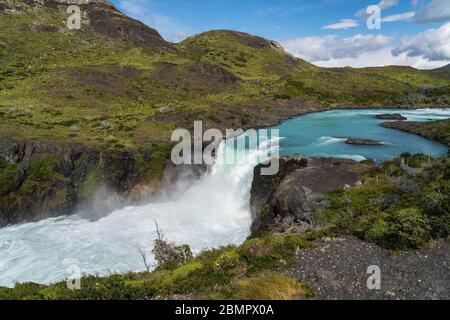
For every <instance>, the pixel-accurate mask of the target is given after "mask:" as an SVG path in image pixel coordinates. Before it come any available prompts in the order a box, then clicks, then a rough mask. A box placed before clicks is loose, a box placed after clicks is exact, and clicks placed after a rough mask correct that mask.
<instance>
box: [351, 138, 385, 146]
mask: <svg viewBox="0 0 450 320" xmlns="http://www.w3.org/2000/svg"><path fill="white" fill-rule="evenodd" d="M345 143H346V144H351V145H357V146H381V145H383V144H382V143H381V142H378V141H375V140H370V139H362V138H348V139H347V140H346V141H345Z"/></svg>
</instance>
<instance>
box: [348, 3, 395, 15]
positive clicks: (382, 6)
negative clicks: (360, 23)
mask: <svg viewBox="0 0 450 320" xmlns="http://www.w3.org/2000/svg"><path fill="white" fill-rule="evenodd" d="M396 5H398V0H382V1H380V2H379V3H378V4H377V6H379V7H380V9H381V10H384V9H389V8H392V7H395V6H396ZM355 17H358V18H360V19H361V20H365V19H366V18H367V7H366V8H362V9H360V10H358V12H356V13H355Z"/></svg>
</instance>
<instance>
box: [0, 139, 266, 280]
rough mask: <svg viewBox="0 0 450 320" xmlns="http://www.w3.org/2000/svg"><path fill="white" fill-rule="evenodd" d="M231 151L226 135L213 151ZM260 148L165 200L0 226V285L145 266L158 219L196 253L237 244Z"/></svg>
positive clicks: (244, 229)
mask: <svg viewBox="0 0 450 320" xmlns="http://www.w3.org/2000/svg"><path fill="white" fill-rule="evenodd" d="M234 151H235V150H234V141H233V140H228V141H227V142H226V143H222V144H221V145H220V147H219V150H218V157H223V156H224V155H225V154H227V153H228V152H234ZM264 153H265V152H264V150H263V148H260V151H257V150H252V151H249V152H248V154H247V155H248V157H249V160H250V161H246V163H245V164H242V165H225V164H216V165H215V166H213V168H212V170H211V171H210V172H209V173H207V174H205V175H203V176H202V177H201V178H200V180H198V181H195V182H194V183H192V184H191V185H190V187H189V188H188V189H187V190H186V191H185V192H184V193H183V194H181V195H179V196H178V197H177V198H176V199H172V200H171V201H168V202H159V203H149V204H147V205H144V206H139V207H128V208H124V209H121V210H117V211H115V212H113V213H111V214H110V215H109V216H107V217H105V218H102V219H101V220H98V221H89V220H86V219H83V218H82V217H81V216H79V215H74V216H67V217H60V218H54V219H47V220H43V221H40V222H37V223H27V224H21V225H14V226H10V227H6V228H3V229H0V286H13V285H14V283H15V282H26V281H32V282H37V283H44V284H48V283H52V282H55V281H59V280H62V279H65V278H67V277H69V276H70V275H71V274H70V273H68V267H70V266H72V265H76V266H78V267H79V268H80V269H81V271H82V272H83V273H86V274H97V273H98V274H106V273H108V272H127V271H142V270H144V265H143V262H142V260H141V257H140V255H139V253H138V248H139V247H141V248H145V249H146V251H147V252H148V256H149V259H150V261H151V262H154V261H153V255H152V254H151V249H152V247H153V240H154V239H155V237H156V232H155V231H156V227H155V224H154V221H155V220H156V221H157V222H158V224H159V227H160V228H161V229H162V230H163V231H164V233H165V235H166V236H167V237H168V238H169V239H170V240H171V241H173V242H175V243H177V244H184V243H186V244H189V245H190V246H191V248H192V250H193V251H194V252H199V251H201V250H202V249H205V248H211V247H219V246H222V245H228V244H239V243H241V242H242V241H244V240H245V238H246V237H247V236H248V235H249V230H250V224H251V216H250V211H249V202H250V201H249V197H250V188H251V183H252V179H253V169H254V167H255V165H256V164H257V162H258V159H259V158H261V157H262V156H263V154H264ZM243 154H244V152H243V151H242V150H241V151H238V152H237V156H238V157H240V156H242V155H243ZM261 159H262V160H263V158H261Z"/></svg>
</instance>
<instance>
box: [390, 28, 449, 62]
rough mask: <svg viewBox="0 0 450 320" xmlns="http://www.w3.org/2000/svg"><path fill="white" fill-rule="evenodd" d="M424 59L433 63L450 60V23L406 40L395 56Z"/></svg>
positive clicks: (394, 51) (398, 47)
mask: <svg viewBox="0 0 450 320" xmlns="http://www.w3.org/2000/svg"><path fill="white" fill-rule="evenodd" d="M402 53H404V54H406V55H407V56H409V57H418V56H420V57H424V58H426V59H428V60H431V61H439V60H446V59H447V60H450V22H448V23H446V24H444V25H442V26H441V27H440V28H438V29H428V30H425V31H424V32H420V33H418V34H416V35H414V36H412V37H407V38H404V39H403V40H402V41H401V42H400V44H399V45H398V46H397V48H396V49H395V50H393V54H394V55H400V54H402Z"/></svg>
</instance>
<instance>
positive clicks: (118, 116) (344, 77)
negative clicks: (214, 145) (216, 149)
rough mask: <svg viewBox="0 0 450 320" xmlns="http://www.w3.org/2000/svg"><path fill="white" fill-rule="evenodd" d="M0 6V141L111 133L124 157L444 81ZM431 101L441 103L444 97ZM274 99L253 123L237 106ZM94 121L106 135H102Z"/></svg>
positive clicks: (233, 39) (122, 20) (61, 11)
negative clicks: (206, 129) (207, 132)
mask: <svg viewBox="0 0 450 320" xmlns="http://www.w3.org/2000/svg"><path fill="white" fill-rule="evenodd" d="M58 2H64V1H63V0H60V1H58ZM0 4H1V6H0V30H1V32H0V47H1V48H2V50H1V55H0V65H1V72H0V101H1V102H0V115H1V117H0V135H4V136H10V135H11V134H12V133H14V134H15V135H16V136H17V135H18V138H24V139H28V138H30V137H33V138H39V139H53V138H56V137H57V139H58V141H60V142H68V143H72V142H80V143H85V144H92V145H105V146H107V145H108V144H109V143H108V142H107V141H106V139H107V138H108V137H109V136H111V135H113V136H114V137H115V138H116V139H117V141H118V142H120V143H119V145H122V146H125V147H129V148H133V147H134V146H136V145H138V144H139V145H140V144H142V143H143V142H144V141H143V137H147V138H146V139H147V140H148V139H149V138H148V137H149V136H150V137H151V138H150V140H152V142H155V141H156V142H158V141H166V140H167V139H168V138H169V136H170V131H171V130H172V129H173V128H174V127H175V126H177V125H185V126H189V125H190V122H192V121H191V120H192V119H194V118H199V117H200V118H203V119H204V121H206V122H207V125H210V126H219V127H222V126H227V125H229V126H239V125H240V126H252V125H253V124H255V125H261V124H264V123H265V122H268V123H271V122H273V121H274V120H275V119H278V118H283V117H284V116H290V115H293V114H291V113H295V112H297V113H298V111H299V110H298V109H295V110H294V111H289V110H290V109H292V104H295V105H297V106H298V104H299V103H300V102H299V101H302V102H304V101H306V102H309V103H311V104H314V105H316V106H317V107H319V108H321V107H326V106H333V105H364V106H365V105H371V106H389V105H392V104H404V105H411V101H409V100H408V99H407V97H408V95H411V94H415V93H416V91H417V90H419V88H420V87H421V86H423V85H429V86H432V87H433V88H442V87H444V86H445V85H447V86H448V85H449V83H450V81H449V80H445V79H442V78H437V77H434V76H432V75H429V74H427V73H424V72H421V71H419V70H415V69H412V68H400V67H387V68H366V69H351V68H341V69H325V68H319V67H316V66H314V65H312V64H309V63H307V62H305V61H303V60H300V59H296V58H294V57H292V56H291V55H289V54H287V53H285V52H284V50H283V48H281V47H280V46H279V45H278V44H277V43H275V42H274V41H270V40H266V39H263V38H260V37H256V36H252V35H249V34H245V33H241V32H235V31H210V32H206V33H203V34H200V35H197V36H193V37H191V38H188V39H186V40H185V41H183V42H181V43H179V44H175V45H172V44H170V43H168V42H166V41H165V40H164V39H163V38H162V37H161V36H160V35H159V33H158V32H157V31H155V30H153V29H151V28H149V27H147V26H145V25H143V24H142V23H140V22H138V21H135V20H133V19H130V18H128V17H126V16H125V15H123V14H121V13H120V12H119V11H117V9H115V8H114V7H113V6H112V5H110V4H108V3H107V2H104V1H94V2H92V3H91V4H88V5H82V6H81V8H82V11H83V12H84V15H85V19H84V20H83V22H84V24H83V27H82V30H79V31H77V30H68V29H67V28H66V27H65V20H66V19H67V16H68V15H67V13H66V5H64V4H58V3H57V2H54V1H44V5H40V4H39V3H38V2H37V1H18V0H14V1H12V0H0ZM447 88H448V87H447ZM439 96H444V97H445V96H447V97H446V98H448V90H447V89H446V90H444V92H443V93H440V94H439ZM298 98H299V99H300V100H298ZM274 100H275V101H277V100H278V101H277V102H274V104H276V110H272V109H273V108H271V107H270V106H269V107H268V108H269V109H270V110H268V111H267V112H265V113H268V114H266V115H263V116H262V119H261V120H258V113H261V110H256V109H255V108H254V107H253V106H252V107H251V108H250V107H248V106H249V105H253V104H259V105H261V106H265V105H270V104H271V103H272V101H274ZM445 101H447V100H445ZM445 101H444V102H445ZM422 102H423V101H418V103H419V104H420V103H422ZM414 103H415V102H414ZM262 113H264V111H263V112H262ZM278 113H279V114H278ZM236 114H237V116H236ZM233 117H234V118H236V117H237V118H236V119H235V120H233ZM266 118H267V119H270V121H269V120H266ZM102 121H108V122H109V123H110V124H111V127H113V128H115V129H114V130H113V132H111V131H110V132H105V131H104V130H102V129H101V125H100V123H101V122H102ZM17 126H20V128H21V130H20V132H17V130H16V128H17ZM71 126H76V127H77V129H78V131H77V132H76V134H74V132H71V131H70V127H71Z"/></svg>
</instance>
